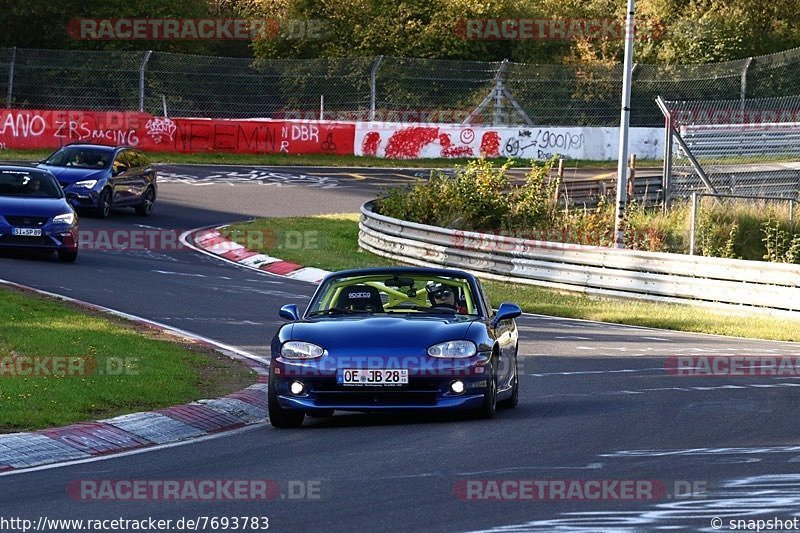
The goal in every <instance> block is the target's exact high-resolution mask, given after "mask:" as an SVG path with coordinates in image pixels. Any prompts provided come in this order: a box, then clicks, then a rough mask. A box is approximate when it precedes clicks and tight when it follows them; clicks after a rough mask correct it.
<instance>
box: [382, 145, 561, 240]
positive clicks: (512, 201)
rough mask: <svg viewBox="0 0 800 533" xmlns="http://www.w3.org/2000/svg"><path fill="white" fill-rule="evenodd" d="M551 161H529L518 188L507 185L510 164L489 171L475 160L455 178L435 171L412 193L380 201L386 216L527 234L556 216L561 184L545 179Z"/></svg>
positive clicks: (483, 162) (488, 165) (395, 194)
mask: <svg viewBox="0 0 800 533" xmlns="http://www.w3.org/2000/svg"><path fill="white" fill-rule="evenodd" d="M553 163H554V160H551V161H547V162H545V163H539V162H533V166H532V169H531V171H530V172H529V173H528V175H527V177H526V179H525V181H524V182H523V183H522V184H511V183H510V181H509V177H508V169H509V168H510V167H511V162H510V161H509V162H507V163H505V164H504V165H502V166H499V167H493V166H492V165H491V163H490V162H489V161H486V160H485V159H478V160H474V161H470V162H468V163H467V164H466V165H463V166H459V167H457V170H456V175H455V177H452V178H451V177H449V176H447V175H445V174H443V173H441V172H435V173H433V174H432V175H431V178H430V179H429V180H428V181H427V182H423V183H419V184H417V185H415V186H414V187H412V188H411V189H410V190H403V189H393V190H391V191H390V192H389V194H388V195H387V196H386V197H384V198H381V199H379V200H378V209H379V211H380V212H381V213H384V214H386V215H388V216H392V217H396V218H403V219H405V220H414V221H417V222H420V223H422V224H432V225H437V226H444V227H454V228H466V227H469V228H473V229H480V230H483V231H499V230H523V231H524V230H528V229H533V228H537V227H542V226H546V225H548V224H552V223H553V222H554V221H555V220H556V218H557V217H558V208H557V201H556V191H557V190H558V186H559V183H558V181H557V180H550V179H549V178H548V176H549V174H550V171H551V169H552V167H553Z"/></svg>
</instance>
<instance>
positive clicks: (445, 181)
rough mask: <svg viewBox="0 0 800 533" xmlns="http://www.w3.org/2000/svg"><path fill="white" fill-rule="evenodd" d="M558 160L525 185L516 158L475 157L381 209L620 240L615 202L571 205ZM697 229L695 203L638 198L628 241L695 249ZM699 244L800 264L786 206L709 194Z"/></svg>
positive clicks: (799, 239)
mask: <svg viewBox="0 0 800 533" xmlns="http://www.w3.org/2000/svg"><path fill="white" fill-rule="evenodd" d="M554 163H555V160H551V161H548V162H546V163H539V164H534V167H533V168H532V170H531V171H530V172H529V173H528V175H527V176H526V178H525V180H524V181H523V182H522V183H510V182H509V179H508V175H507V173H508V169H509V167H510V162H507V163H506V164H505V165H503V166H501V167H496V168H492V167H491V166H490V165H489V164H488V163H487V162H486V161H483V160H477V161H472V162H470V163H468V164H467V165H466V166H462V167H457V169H456V173H455V176H453V177H449V176H447V175H444V174H441V173H438V174H434V175H433V176H432V177H431V179H430V180H428V181H425V182H420V183H418V184H417V185H415V186H414V187H412V188H411V189H400V188H395V189H391V190H390V191H389V193H388V195H387V196H385V197H383V198H380V199H378V202H377V210H378V212H380V213H381V214H384V215H386V216H390V217H394V218H399V219H403V220H409V221H412V222H419V223H422V224H430V225H434V226H442V227H450V228H457V229H465V230H473V231H484V232H493V233H494V232H501V233H504V234H507V235H510V236H519V237H525V238H532V239H537V240H549V241H556V242H568V243H576V244H584V245H591V246H610V245H612V244H613V242H614V219H615V216H616V213H615V205H614V203H613V202H612V201H610V200H609V199H608V198H607V197H606V196H602V197H600V198H599V202H598V205H597V208H596V209H586V208H582V209H581V208H575V207H570V206H569V205H568V201H567V202H566V205H565V202H564V200H563V199H559V196H558V193H559V188H560V185H561V184H560V183H559V180H558V179H557V178H552V177H551V173H552V167H553V164H554ZM765 219H766V221H765ZM690 227H691V209H690V206H689V204H688V202H676V203H675V204H674V205H672V206H671V207H670V209H668V210H667V211H666V212H665V211H664V210H663V209H662V207H661V206H656V207H646V206H644V205H642V204H639V203H637V202H630V203H629V204H628V209H627V212H626V224H625V246H626V247H627V248H630V249H634V250H646V251H651V252H670V253H688V251H689V232H690ZM762 235H763V237H762ZM695 248H696V250H695V253H697V254H699V255H704V256H710V257H725V258H732V259H751V260H761V259H766V260H768V261H773V262H784V263H800V232H798V233H795V232H793V231H790V230H789V222H788V210H787V209H786V206H777V205H767V204H764V203H762V202H747V201H741V200H739V201H727V200H726V201H720V200H716V199H712V198H705V199H704V200H703V201H702V202H700V205H699V209H698V213H697V220H696V227H695Z"/></svg>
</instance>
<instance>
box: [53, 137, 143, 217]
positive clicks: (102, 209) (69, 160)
mask: <svg viewBox="0 0 800 533" xmlns="http://www.w3.org/2000/svg"><path fill="white" fill-rule="evenodd" d="M39 168H42V169H45V170H48V171H50V172H51V173H52V174H53V175H54V176H55V177H56V179H58V182H59V183H60V184H61V186H62V187H63V188H64V192H65V193H66V195H67V199H68V200H69V202H70V203H71V204H72V205H73V206H74V207H75V209H86V210H91V211H92V212H93V213H94V214H95V215H96V216H98V217H100V218H106V217H107V216H108V215H109V214H110V213H111V208H112V207H133V208H134V209H135V210H136V214H137V215H140V216H145V217H146V216H149V215H150V214H151V213H152V212H153V207H154V206H155V202H156V194H157V192H158V184H157V177H156V171H155V169H154V168H153V166H152V165H151V164H150V161H148V160H147V157H145V155H144V154H143V153H142V152H141V151H140V150H136V149H135V148H129V147H125V146H117V147H114V146H103V145H99V144H68V145H66V146H63V147H61V148H60V149H58V150H57V151H56V152H55V153H53V154H52V155H50V157H48V158H47V159H45V160H44V161H42V162H41V163H40V164H39Z"/></svg>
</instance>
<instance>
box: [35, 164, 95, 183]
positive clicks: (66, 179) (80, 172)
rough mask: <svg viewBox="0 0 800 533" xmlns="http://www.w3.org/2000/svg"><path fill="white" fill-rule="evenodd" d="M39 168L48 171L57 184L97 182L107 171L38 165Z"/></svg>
mask: <svg viewBox="0 0 800 533" xmlns="http://www.w3.org/2000/svg"><path fill="white" fill-rule="evenodd" d="M38 167H39V168H42V169H45V170H48V171H50V173H51V174H53V175H54V176H55V177H56V179H57V180H58V182H59V183H61V184H64V183H75V182H76V181H81V180H99V179H100V178H102V177H103V176H105V175H106V172H108V169H99V170H98V169H96V168H74V167H51V166H50V165H38Z"/></svg>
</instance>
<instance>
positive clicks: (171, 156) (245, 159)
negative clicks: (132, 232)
mask: <svg viewBox="0 0 800 533" xmlns="http://www.w3.org/2000/svg"><path fill="white" fill-rule="evenodd" d="M52 152H53V151H52V150H3V151H2V152H0V159H2V160H3V161H39V160H41V159H44V158H45V157H47V156H48V155H50V154H51V153H52ZM147 156H148V157H149V158H150V159H151V160H152V161H153V162H155V163H174V164H181V163H193V164H205V165H213V164H226V165H265V166H276V167H277V166H309V167H317V166H318V167H376V168H391V167H403V168H451V167H454V166H456V165H464V164H466V163H467V162H468V161H470V160H471V159H468V158H457V159H448V158H443V157H439V158H429V159H384V158H380V157H363V156H354V155H326V154H308V155H288V154H231V153H225V152H213V153H200V154H179V153H170V152H148V154H147ZM510 159H511V160H512V161H513V163H514V168H524V167H529V166H530V164H531V162H530V160H528V159H520V158H510ZM489 161H490V162H491V164H492V165H494V166H500V165H502V164H503V163H505V162H506V161H507V159H505V158H500V159H491V160H489ZM660 166H661V162H660V161H657V160H649V159H648V160H640V161H639V167H640V168H645V167H660ZM566 167H567V168H569V169H573V168H601V169H605V168H607V169H615V168H617V163H616V161H588V160H582V159H573V160H569V161H567V165H566Z"/></svg>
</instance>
